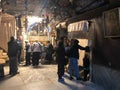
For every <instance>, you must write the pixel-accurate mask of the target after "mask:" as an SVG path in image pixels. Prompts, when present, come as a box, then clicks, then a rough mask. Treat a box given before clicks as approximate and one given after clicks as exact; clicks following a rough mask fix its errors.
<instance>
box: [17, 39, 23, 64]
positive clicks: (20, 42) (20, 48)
mask: <svg viewBox="0 0 120 90" xmlns="http://www.w3.org/2000/svg"><path fill="white" fill-rule="evenodd" d="M17 43H18V48H19V49H18V63H19V64H20V63H21V53H22V41H21V40H20V39H17Z"/></svg>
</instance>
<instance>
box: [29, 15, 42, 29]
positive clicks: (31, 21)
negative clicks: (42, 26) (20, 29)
mask: <svg viewBox="0 0 120 90" xmlns="http://www.w3.org/2000/svg"><path fill="white" fill-rule="evenodd" d="M27 20H28V31H30V29H32V27H33V26H35V25H36V24H37V23H41V22H42V20H43V18H40V17H37V16H28V17H27Z"/></svg>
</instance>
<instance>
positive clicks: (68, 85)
mask: <svg viewBox="0 0 120 90" xmlns="http://www.w3.org/2000/svg"><path fill="white" fill-rule="evenodd" d="M4 70H5V78H4V79H2V80H0V90H98V89H97V88H96V87H93V85H92V84H89V83H87V84H86V82H83V81H77V80H75V79H74V80H72V81H71V80H69V78H68V77H69V75H68V74H67V73H65V75H64V79H65V82H63V83H61V82H58V81H57V66H56V65H39V66H38V67H32V66H22V65H21V66H19V71H20V73H19V74H17V75H15V76H12V77H11V76H9V75H8V72H9V68H8V66H5V67H4Z"/></svg>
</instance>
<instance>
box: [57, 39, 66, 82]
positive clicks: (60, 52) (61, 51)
mask: <svg viewBox="0 0 120 90" xmlns="http://www.w3.org/2000/svg"><path fill="white" fill-rule="evenodd" d="M56 62H57V65H58V72H57V74H58V81H60V82H61V81H64V79H63V78H62V77H63V75H64V71H65V70H64V66H65V48H64V44H63V41H61V40H60V41H59V42H58V46H57V47H56Z"/></svg>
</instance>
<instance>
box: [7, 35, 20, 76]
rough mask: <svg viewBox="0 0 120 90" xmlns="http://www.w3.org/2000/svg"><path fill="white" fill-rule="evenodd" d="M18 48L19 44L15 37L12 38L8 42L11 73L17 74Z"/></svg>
mask: <svg viewBox="0 0 120 90" xmlns="http://www.w3.org/2000/svg"><path fill="white" fill-rule="evenodd" d="M18 50H19V46H18V44H17V42H16V41H15V39H14V37H13V36H12V37H11V38H10V41H9V42H8V57H9V74H10V75H15V74H17V73H18V61H17V60H18V58H17V56H18Z"/></svg>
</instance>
